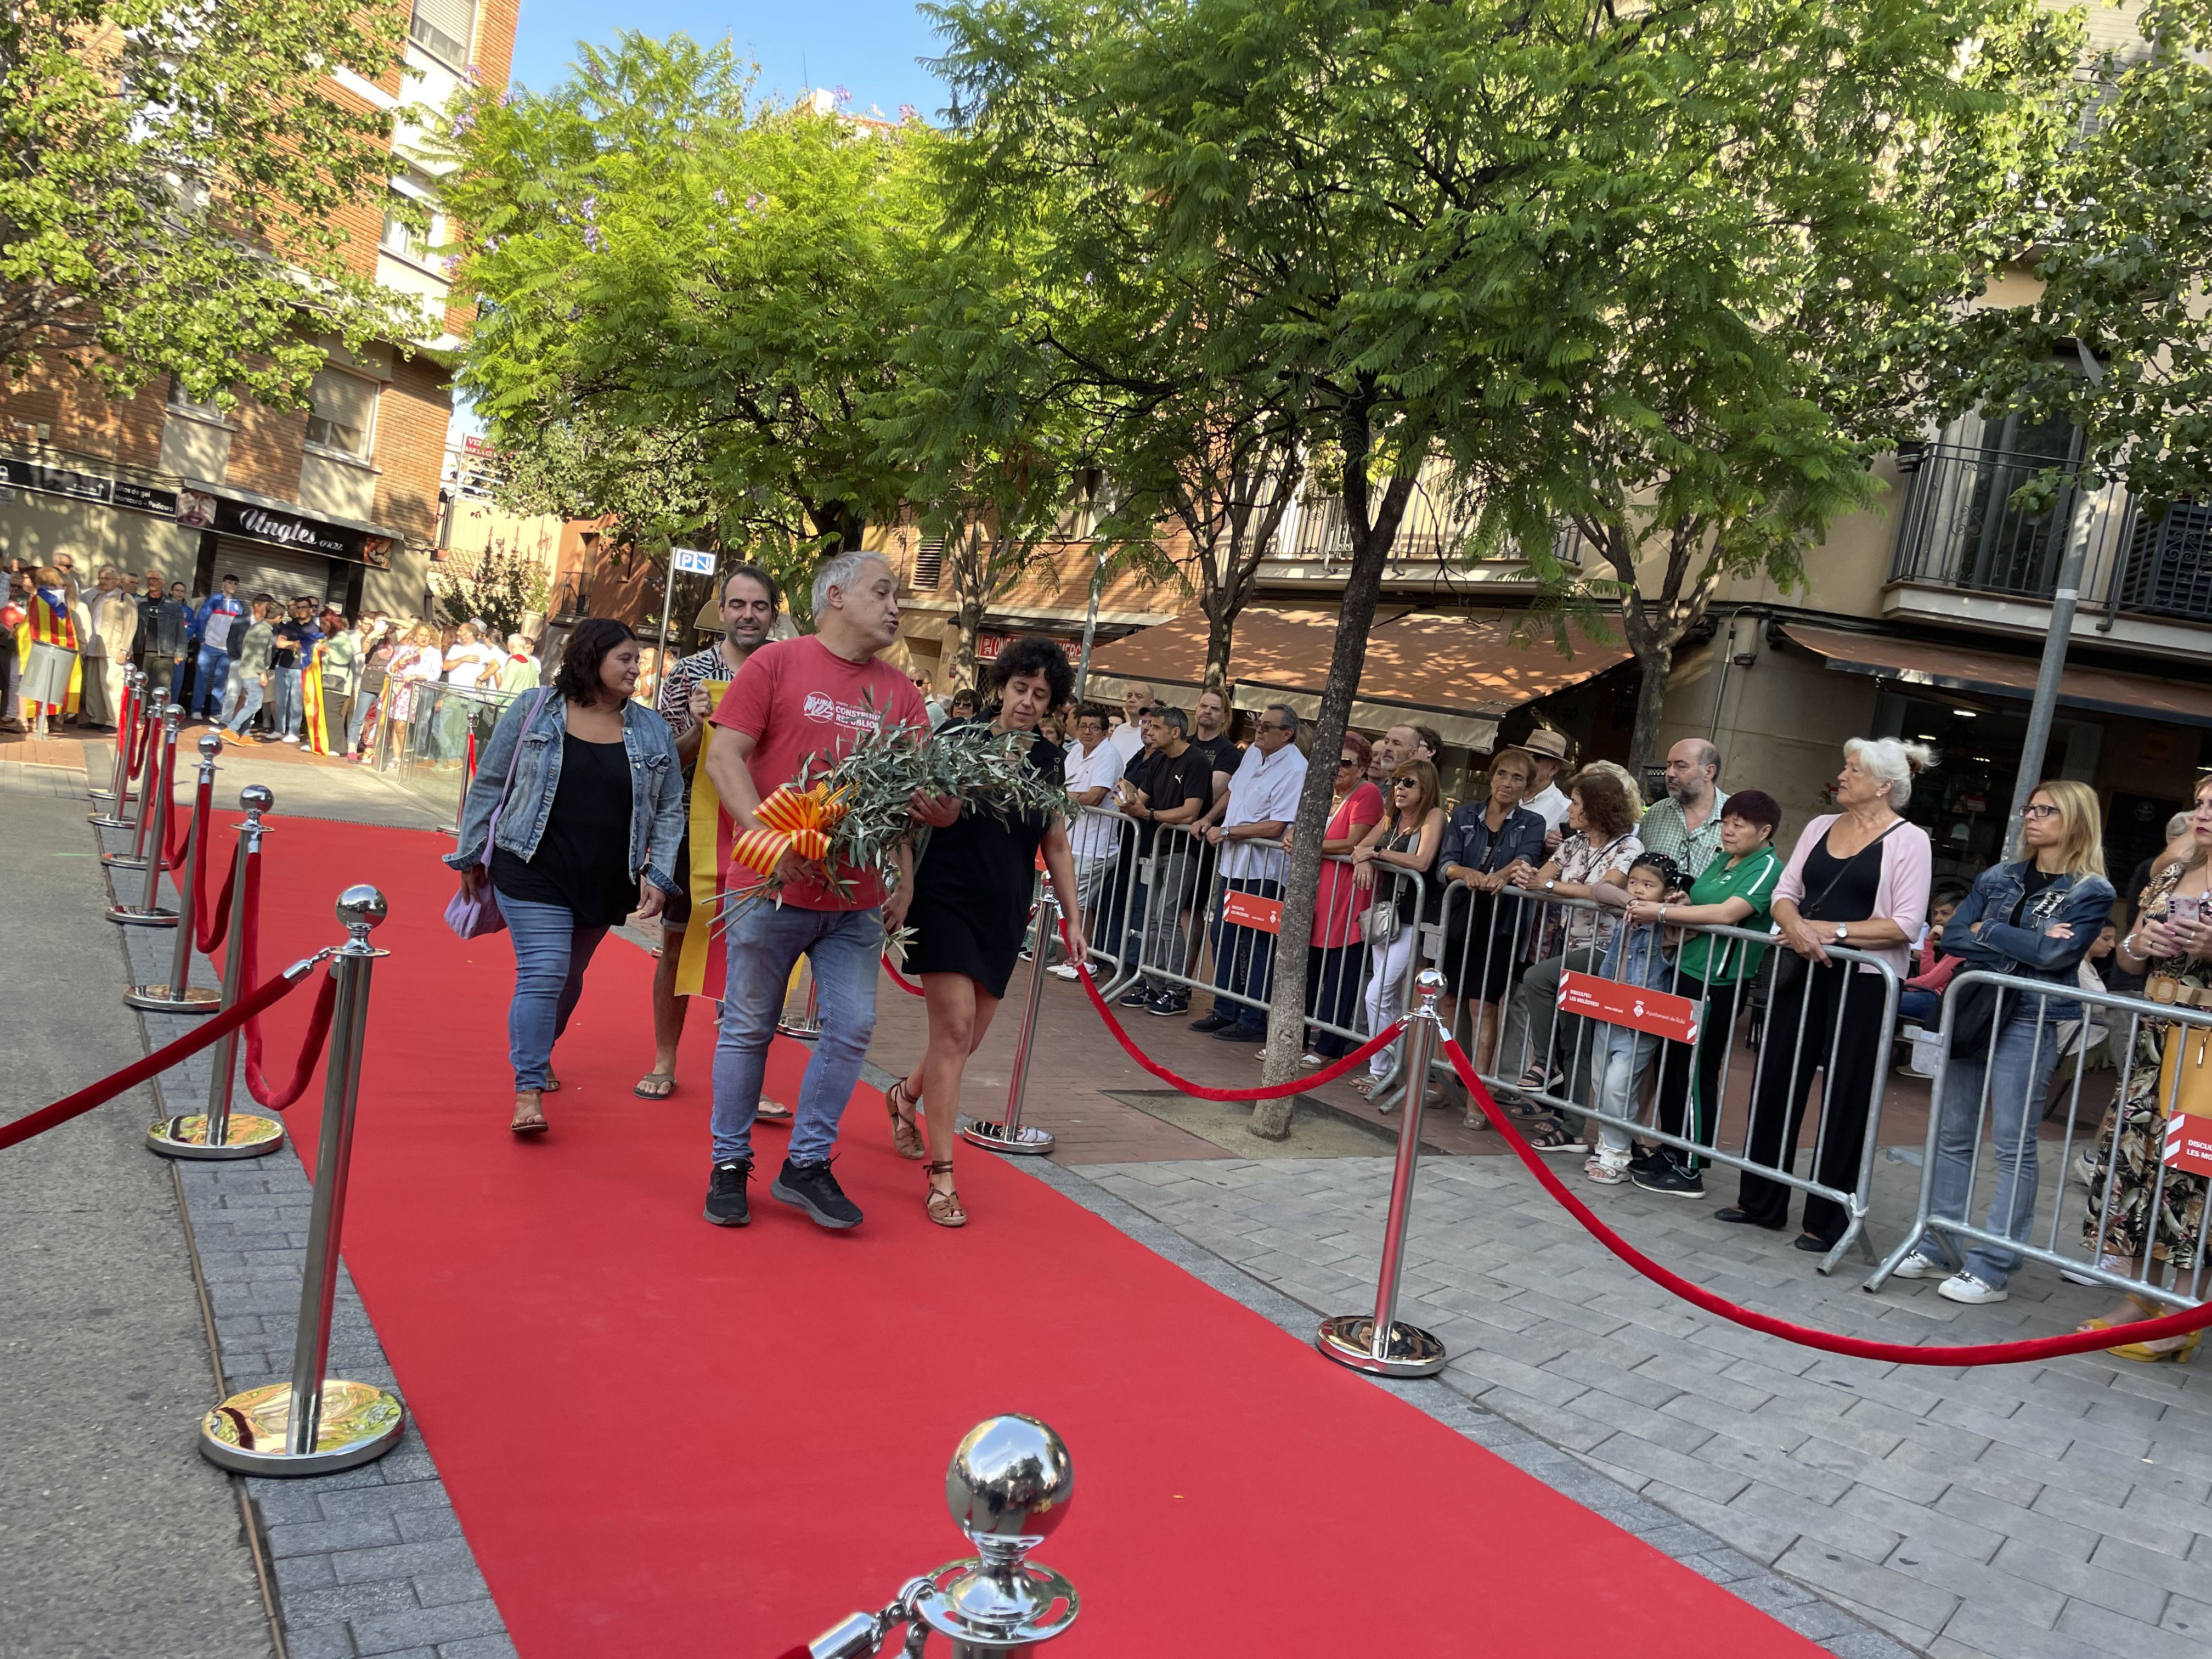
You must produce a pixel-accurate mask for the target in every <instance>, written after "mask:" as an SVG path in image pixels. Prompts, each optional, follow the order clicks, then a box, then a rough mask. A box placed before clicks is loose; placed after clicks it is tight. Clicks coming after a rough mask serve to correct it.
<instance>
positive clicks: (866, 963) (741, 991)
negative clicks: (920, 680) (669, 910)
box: [706, 553, 960, 1228]
mask: <svg viewBox="0 0 2212 1659" xmlns="http://www.w3.org/2000/svg"><path fill="white" fill-rule="evenodd" d="M898 617H899V612H898V583H897V581H896V579H895V578H894V577H893V576H892V574H891V571H890V566H889V565H887V564H886V563H884V560H883V557H882V556H881V555H880V554H876V553H841V554H838V555H836V556H835V557H832V558H829V559H825V560H824V561H823V562H822V564H821V565H820V567H819V568H817V570H816V571H815V573H814V625H815V628H816V629H817V632H816V633H815V634H814V635H812V636H811V637H809V638H803V639H796V640H775V641H770V642H769V643H768V644H766V645H763V646H762V647H759V648H758V649H757V650H756V651H755V652H754V653H752V655H751V656H750V657H748V658H747V659H745V665H744V667H743V668H742V669H740V670H739V671H738V677H737V678H736V679H734V680H732V682H731V683H730V689H729V690H727V691H726V692H725V693H724V694H723V696H722V701H721V702H720V705H719V706H718V707H717V708H715V710H714V724H715V725H716V726H720V727H721V728H722V730H723V733H724V735H723V736H722V737H720V738H716V739H715V740H714V744H712V745H711V746H709V748H708V750H707V760H706V766H707V775H708V776H709V777H710V778H712V779H713V780H714V787H715V789H716V790H717V791H718V792H719V793H720V796H721V799H722V806H723V810H724V811H727V812H728V813H729V815H730V817H731V819H732V822H733V823H735V825H736V826H737V829H738V833H739V834H740V835H742V834H743V833H744V831H746V830H748V829H760V828H762V827H763V826H762V824H761V823H760V820H759V819H758V818H757V817H755V814H756V813H757V811H759V810H760V804H761V801H762V799H763V798H764V797H765V796H767V795H769V793H773V792H774V791H775V789H776V788H777V787H779V786H781V785H783V784H787V783H795V782H797V781H798V779H799V774H800V772H801V770H802V769H804V768H805V765H806V763H807V762H808V761H810V760H811V761H813V762H815V763H816V765H815V770H816V771H817V773H818V772H819V771H820V770H821V768H822V763H825V762H833V761H836V760H837V759H840V758H841V757H843V756H844V755H845V754H846V753H847V752H848V750H851V749H852V747H853V746H854V744H856V743H858V742H859V741H860V738H862V737H863V736H865V735H866V733H868V732H872V731H874V730H875V729H876V728H877V727H878V726H879V725H880V724H881V723H882V722H884V721H885V720H889V721H890V722H891V723H892V724H894V725H897V726H914V727H916V728H918V729H920V730H921V731H924V732H927V730H928V728H929V716H928V714H927V711H926V710H925V709H924V708H923V706H922V702H921V696H920V695H919V694H917V693H916V692H915V689H914V683H913V681H911V680H909V679H908V678H907V677H906V676H905V675H903V674H902V673H900V672H899V671H897V670H896V669H895V668H893V667H892V666H891V665H890V664H888V663H884V662H878V660H877V659H876V653H878V652H879V651H881V650H883V649H884V647H886V646H888V645H890V643H891V641H893V640H895V639H896V638H897V637H898ZM959 812H960V804H959V802H958V801H957V800H952V799H946V800H945V801H943V802H941V803H940V802H935V801H930V800H927V799H920V798H918V799H916V801H915V817H917V818H919V819H921V821H922V822H924V823H933V824H937V825H939V827H942V826H943V825H944V824H947V823H951V822H952V820H953V819H954V818H956V817H958V816H959ZM912 867H913V866H912V864H911V861H910V860H909V858H908V854H906V853H905V852H904V851H902V852H901V854H900V855H899V871H900V880H899V883H898V885H897V889H896V891H894V892H893V893H891V894H890V896H889V897H888V898H886V897H885V896H884V884H883V882H882V880H881V879H880V878H877V877H875V876H873V875H866V876H853V875H851V874H850V873H849V872H848V890H847V891H846V892H844V893H842V894H841V893H840V892H839V891H838V890H836V888H834V887H832V886H831V885H830V884H829V883H828V881H826V880H825V879H824V875H825V872H823V869H822V868H821V866H819V865H815V864H810V863H808V862H807V861H805V860H802V859H800V858H799V856H798V855H797V854H794V853H789V852H787V853H786V854H784V855H783V861H782V863H781V864H780V865H779V866H777V868H776V872H775V873H776V874H777V875H778V876H779V877H780V878H781V880H782V884H783V887H782V895H781V896H782V902H781V903H773V902H771V903H761V904H756V905H754V906H752V907H751V908H750V909H748V910H747V911H746V912H745V913H744V915H741V916H740V917H738V920H737V921H733V922H732V923H731V925H730V927H729V931H728V939H729V951H730V956H729V972H728V975H727V984H726V987H725V989H724V993H723V995H724V998H725V1001H724V1004H723V1009H722V1030H721V1036H720V1038H719V1039H718V1040H717V1042H716V1043H715V1048H714V1123H713V1132H714V1174H713V1176H712V1177H711V1179H710V1180H709V1182H708V1188H707V1219H708V1220H709V1221H711V1222H713V1223H714V1225H717V1226H720V1227H742V1226H744V1225H745V1223H746V1222H747V1221H748V1220H750V1211H749V1209H748V1206H747V1203H746V1200H745V1182H747V1181H748V1180H750V1178H751V1176H752V1168H753V1155H752V1127H753V1117H754V1115H755V1114H756V1113H757V1111H758V1109H759V1107H760V1093H761V1081H762V1078H763V1074H764V1073H765V1072H766V1070H767V1067H768V1047H769V1041H770V1040H771V1039H772V1038H773V1037H774V1036H775V1027H776V1020H777V1018H778V1017H779V1016H780V1015H781V1013H782V1012H783V998H784V992H785V988H786V987H787V986H788V985H789V983H790V981H791V970H792V969H793V967H794V966H795V965H796V964H797V963H798V961H799V957H801V956H804V957H806V959H807V962H808V963H809V964H810V965H811V967H812V969H813V970H814V985H815V990H816V1004H817V1010H818V1012H819V1013H820V1016H821V1020H822V1035H821V1036H820V1037H819V1038H818V1039H817V1041H816V1042H815V1045H814V1057H813V1059H812V1060H809V1061H808V1062H807V1066H806V1075H805V1079H803V1080H802V1081H801V1083H800V1085H799V1105H798V1111H797V1114H796V1115H795V1116H794V1117H793V1121H792V1128H791V1153H790V1156H789V1157H788V1158H786V1159H785V1160H784V1165H783V1169H782V1171H781V1173H780V1174H779V1175H778V1176H776V1178H775V1182H773V1183H772V1184H771V1185H770V1186H769V1196H770V1197H773V1198H775V1199H779V1200H781V1201H782V1202H784V1203H786V1204H791V1205H795V1206H797V1207H799V1209H802V1210H804V1211H805V1212H807V1214H808V1215H810V1216H811V1217H812V1218H814V1219H815V1221H817V1223H819V1224H820V1225H823V1226H824V1227H836V1228H843V1227H852V1226H856V1225H859V1223H860V1206H858V1205H856V1204H854V1202H853V1200H851V1199H849V1198H848V1197H846V1196H845V1194H844V1192H843V1190H842V1188H840V1187H839V1186H838V1185H837V1182H836V1177H835V1176H832V1175H831V1174H830V1173H829V1154H830V1152H831V1151H832V1149H833V1148H835V1147H836V1144H837V1122H838V1120H839V1119H840V1118H841V1117H842V1116H843V1115H844V1111H845V1103H846V1101H847V1100H848V1098H850V1097H851V1095H852V1092H853V1090H854V1086H855V1085H857V1084H858V1083H859V1082H860V1062H861V1061H862V1060H865V1059H866V1057H867V1052H868V1039H869V1038H870V1037H871V1036H872V1035H873V1034H874V1032H875V1026H876V981H877V964H878V961H879V960H880V959H881V957H882V955H883V948H884V931H885V929H886V928H896V927H898V926H900V924H901V923H902V921H903V920H904V918H905V915H906V908H907V905H908V902H909V901H910V900H911V899H912V896H913V886H912V884H911V882H910V881H908V879H907V877H908V875H909V874H910V873H911V872H912Z"/></svg>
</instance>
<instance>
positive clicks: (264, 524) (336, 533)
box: [177, 489, 392, 570]
mask: <svg viewBox="0 0 2212 1659" xmlns="http://www.w3.org/2000/svg"><path fill="white" fill-rule="evenodd" d="M177 522H178V523H179V524H181V525H184V526H188V527H189V528H191V529H195V530H212V531H214V532H216V534H218V535H222V536H239V537H242V538H245V539H246V540H247V541H252V542H268V543H270V544H272V545H274V546H277V547H296V548H298V549H300V550H301V551H303V552H307V553H319V554H321V555H322V556H324V557H325V558H326V559H348V560H350V561H352V562H354V563H356V564H365V565H368V566H370V567H371V568H374V569H377V570H389V569H391V568H392V538H390V537H389V536H377V535H372V534H371V533H370V532H368V531H366V530H356V529H354V528H353V527H351V526H348V525H337V524H326V523H325V522H324V521H323V520H320V519H307V518H302V517H301V516H300V515H299V514H297V513H283V512H279V511H277V510H276V509H274V508H271V507H261V506H258V505H257V504H255V503H253V502H251V501H232V500H231V499H229V498H228V496H224V495H210V494H209V493H208V492H207V491H205V490H201V489H186V490H183V491H181V492H179V495H178V497H177Z"/></svg>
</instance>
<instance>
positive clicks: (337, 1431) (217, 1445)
mask: <svg viewBox="0 0 2212 1659" xmlns="http://www.w3.org/2000/svg"><path fill="white" fill-rule="evenodd" d="M232 1121H234V1122H235V1121H236V1120H235V1119H233V1120H232ZM291 1412H292V1385H291V1384H290V1383H270V1385H269V1386H268V1387H266V1388H262V1389H246V1392H245V1393H243V1394H234V1395H231V1397H230V1398H229V1399H228V1400H226V1401H223V1402H222V1404H221V1405H220V1406H217V1407H216V1408H215V1409H214V1410H213V1411H211V1412H210V1413H208V1414H207V1416H206V1417H205V1418H204V1419H201V1422H200V1455H201V1456H203V1457H204V1458H206V1459H207V1460H208V1462H210V1463H219V1464H221V1465H222V1467H223V1468H227V1469H236V1470H238V1471H239V1473H240V1474H273V1475H289V1474H337V1472H338V1471H339V1470H340V1469H349V1468H354V1467H355V1466H356V1464H361V1463H367V1462H370V1461H372V1460H373V1459H375V1458H379V1457H381V1456H383V1455H384V1454H385V1453H386V1452H388V1451H390V1450H391V1449H392V1448H393V1447H394V1446H396V1445H398V1443H399V1435H400V1431H402V1430H403V1429H404V1428H405V1426H406V1424H407V1413H406V1412H405V1410H404V1408H403V1407H401V1406H400V1404H399V1401H398V1398H397V1397H396V1396H394V1395H389V1394H386V1392H385V1391H384V1390H383V1389H380V1388H377V1387H376V1386H375V1385H374V1384H373V1383H342V1382H340V1381H339V1380H338V1379H337V1378H336V1377H330V1378H326V1379H325V1381H324V1383H323V1415H322V1420H321V1422H319V1424H317V1425H316V1429H315V1449H314V1450H313V1451H311V1452H302V1453H301V1454H300V1455H298V1456H296V1457H295V1456H294V1455H291V1454H290V1453H289V1452H287V1451H286V1450H285V1449H284V1435H285V1431H286V1427H287V1425H288V1424H289V1420H290V1418H291Z"/></svg>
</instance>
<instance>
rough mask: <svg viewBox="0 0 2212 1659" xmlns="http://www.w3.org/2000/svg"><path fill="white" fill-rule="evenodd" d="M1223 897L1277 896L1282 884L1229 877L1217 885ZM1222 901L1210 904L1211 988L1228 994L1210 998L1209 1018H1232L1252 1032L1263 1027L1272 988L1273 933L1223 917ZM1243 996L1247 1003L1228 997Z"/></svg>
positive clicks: (1281, 893) (1265, 1021)
mask: <svg viewBox="0 0 2212 1659" xmlns="http://www.w3.org/2000/svg"><path fill="white" fill-rule="evenodd" d="M1221 885H1222V889H1223V891H1224V894H1225V895H1226V894H1228V893H1257V894H1258V895H1259V896H1261V898H1280V897H1282V896H1283V884H1282V883H1280V882H1279V881H1254V880H1232V881H1225V882H1223V883H1222V884H1221ZM1224 904H1225V898H1224V899H1217V900H1216V901H1215V902H1214V906H1213V988H1214V989H1215V990H1216V991H1226V992H1228V993H1230V995H1229V996H1217V997H1215V998H1214V999H1213V1017H1214V1018H1216V1019H1225V1020H1234V1021H1235V1022H1236V1023H1237V1024H1239V1025H1243V1026H1248V1027H1249V1028H1250V1029H1251V1030H1255V1031H1264V1030H1267V998H1268V996H1269V994H1271V993H1272V992H1273V988H1274V981H1275V936H1274V935H1273V933H1261V931H1260V930H1259V929H1258V928H1256V927H1238V926H1237V924H1236V923H1235V922H1232V921H1225V920H1224V918H1223V915H1222V910H1223V907H1224ZM1237 996H1243V997H1246V998H1249V999H1250V1000H1249V1002H1239V1001H1235V1000H1232V999H1233V998H1234V997H1237Z"/></svg>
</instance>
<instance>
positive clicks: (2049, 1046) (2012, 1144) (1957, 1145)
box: [1919, 1006, 2058, 1289]
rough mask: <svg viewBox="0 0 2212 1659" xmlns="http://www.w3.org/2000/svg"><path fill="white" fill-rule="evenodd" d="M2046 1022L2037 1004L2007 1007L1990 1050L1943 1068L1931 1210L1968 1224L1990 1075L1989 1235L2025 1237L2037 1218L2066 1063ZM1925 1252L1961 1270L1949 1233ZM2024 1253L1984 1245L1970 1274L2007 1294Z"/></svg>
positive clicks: (1925, 1245) (1971, 1253)
mask: <svg viewBox="0 0 2212 1659" xmlns="http://www.w3.org/2000/svg"><path fill="white" fill-rule="evenodd" d="M2037 1025H2038V1021H2037V1018H2036V1012H2035V1009H2034V1008H2033V1007H2032V1006H2031V1007H2028V1008H2024V1009H2022V1010H2021V1011H2020V1012H2018V1013H2017V1014H2015V1013H2013V1012H2011V1011H2010V1010H2007V1017H2006V1019H2005V1023H2004V1029H2003V1030H2001V1031H1999V1032H1998V1033H1997V1034H1996V1036H1995V1038H1994V1039H1993V1040H1992V1041H1991V1042H1990V1047H1989V1051H1988V1052H1987V1053H1986V1054H1980V1055H1978V1056H1976V1057H1974V1058H1972V1059H1966V1058H1963V1057H1961V1056H1960V1055H1957V1054H1954V1055H1952V1056H1951V1057H1950V1058H1949V1060H1947V1061H1946V1062H1945V1064H1944V1067H1943V1106H1942V1113H1943V1115H1942V1123H1941V1125H1940V1127H1938V1129H1937V1131H1936V1178H1935V1182H1934V1187H1933V1190H1932V1192H1931V1193H1930V1195H1929V1199H1930V1201H1929V1213H1930V1214H1931V1215H1934V1216H1936V1217H1938V1218H1942V1219H1943V1220H1946V1221H1963V1220H1964V1219H1966V1206H1967V1204H1968V1202H1969V1201H1970V1200H1972V1197H1973V1192H1972V1173H1973V1158H1974V1146H1975V1142H1976V1141H1977V1139H1978V1133H1977V1126H1976V1121H1975V1120H1976V1117H1977V1115H1978V1113H1979V1111H1980V1109H1981V1103H1982V1077H1983V1073H1984V1071H1986V1072H1987V1073H1988V1075H1989V1085H1990V1087H1989V1097H1990V1135H1991V1138H1992V1139H1994V1141H1995V1142H1996V1170H1997V1179H1996V1191H1995V1192H1994V1193H1993V1194H1991V1195H1990V1213H1989V1219H1988V1220H1987V1222H1985V1223H1984V1228H1985V1230H1986V1231H1990V1232H1993V1233H1997V1234H2000V1235H2002V1237H2006V1238H2025V1237H2027V1231H2028V1229H2029V1227H2030V1226H2031V1225H2033V1223H2034V1220H2035V1188H2036V1179H2037V1169H2036V1158H2035V1131H2036V1127H2037V1125H2038V1124H2039V1123H2040V1122H2041V1121H2043V1097H2044V1094H2045V1091H2048V1090H2049V1088H2050V1087H2051V1073H2052V1072H2053V1071H2054V1070H2056V1069H2057V1065H2058V1032H2057V1026H2056V1024H2054V1023H2052V1022H2051V1021H2048V1020H2045V1021H2043V1022H2041V1025H2042V1030H2041V1034H2040V1037H2039V1036H2038V1032H2037ZM1919 1248H1920V1249H1923V1250H1927V1251H1929V1253H1930V1254H1932V1255H1936V1257H1938V1258H1939V1259H1940V1260H1942V1261H1946V1262H1949V1263H1952V1264H1953V1265H1954V1266H1955V1265H1957V1262H1956V1253H1955V1252H1954V1249H1952V1247H1951V1243H1950V1241H1949V1240H1948V1238H1945V1237H1943V1236H1942V1235H1941V1234H1939V1233H1936V1232H1934V1231H1930V1232H1929V1234H1928V1235H1927V1237H1924V1238H1923V1239H1922V1240H1921V1241H1920V1245H1919ZM2020 1261H2021V1258H2020V1255H2019V1254H2018V1253H2017V1252H2016V1251H2013V1250H2005V1249H1997V1248H1996V1247H1995V1246H1993V1245H1989V1244H1976V1245H1975V1246H1973V1247H1972V1249H1969V1250H1968V1251H1967V1252H1966V1262H1965V1267H1966V1272H1968V1273H1972V1274H1973V1276H1974V1277H1975V1278H1977V1279H1980V1280H1981V1281H1982V1283H1984V1285H1993V1286H1996V1287H1997V1288H2000V1289H2002V1287H2003V1285H2004V1283H2005V1281H2006V1280H2007V1279H2010V1278H2011V1277H2012V1275H2013V1270H2014V1269H2015V1268H2016V1267H2019V1266H2020Z"/></svg>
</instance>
